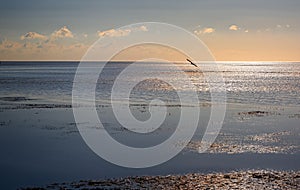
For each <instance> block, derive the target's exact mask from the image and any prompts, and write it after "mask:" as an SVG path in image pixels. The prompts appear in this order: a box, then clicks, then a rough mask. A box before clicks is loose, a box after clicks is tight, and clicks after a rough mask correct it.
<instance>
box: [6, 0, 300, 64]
mask: <svg viewBox="0 0 300 190" xmlns="http://www.w3.org/2000/svg"><path fill="white" fill-rule="evenodd" d="M31 1H32V2H31ZM299 8H300V1H293V0H286V1H281V0H265V1H260V0H253V1H251V2H250V1H249V2H248V1H247V2H246V1H245V2H238V1H235V0H228V1H226V2H225V1H223V0H211V1H196V0H188V1H172V0H165V1H158V0H153V1H151V3H150V2H145V1H134V0H128V1H119V0H111V1H107V2H103V1H94V2H91V3H86V2H83V1H80V0H74V1H72V2H68V1H62V2H60V1H49V2H46V1H34V0H28V1H15V0H11V1H4V2H2V4H1V7H0V26H1V27H0V60H2V61H5V60H50V61H51V60H52V61H55V60H70V61H78V60H81V58H82V56H83V55H84V54H85V53H86V51H87V50H88V48H89V47H90V46H91V45H92V44H93V43H94V42H96V41H97V40H98V39H99V38H101V37H103V36H109V37H111V38H116V39H117V38H118V37H120V36H127V35H132V33H131V32H130V31H122V30H119V29H118V28H119V27H122V26H125V25H128V24H132V23H138V22H145V21H156V22H164V23H170V24H173V25H177V26H179V27H182V28H184V29H186V30H187V31H189V32H191V33H193V34H195V35H196V36H197V37H199V38H200V39H201V40H202V41H203V42H204V43H205V44H206V46H207V47H208V48H209V49H210V51H211V53H212V54H213V56H214V57H215V58H216V60H217V61H300V53H299V52H300V25H299V18H300V11H299ZM138 30H140V31H141V32H147V28H140V29H138ZM177 39H180V36H174V40H177ZM162 53H163V54H164V55H163V56H164V57H165V59H167V60H174V59H177V61H180V60H181V59H182V57H180V56H179V57H178V55H177V54H173V55H172V53H171V52H168V51H167V50H166V49H165V48H162V49H161V47H156V49H155V48H152V49H151V50H150V49H148V51H143V52H141V51H140V49H134V48H133V49H130V51H129V52H127V53H125V52H123V55H122V57H123V59H127V60H129V59H136V57H135V56H136V55H138V54H145V55H143V56H142V57H145V56H146V55H147V56H148V57H149V58H157V56H158V57H162V55H161V54H162ZM173 53H174V52H173Z"/></svg>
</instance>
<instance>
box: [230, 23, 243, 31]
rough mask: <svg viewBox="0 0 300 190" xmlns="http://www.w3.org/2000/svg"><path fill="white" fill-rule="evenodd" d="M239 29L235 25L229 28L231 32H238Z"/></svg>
mask: <svg viewBox="0 0 300 190" xmlns="http://www.w3.org/2000/svg"><path fill="white" fill-rule="evenodd" d="M239 29H240V28H239V27H238V26H237V25H235V24H232V25H230V26H229V30H233V31H237V30H239Z"/></svg>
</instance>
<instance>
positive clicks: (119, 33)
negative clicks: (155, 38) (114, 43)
mask: <svg viewBox="0 0 300 190" xmlns="http://www.w3.org/2000/svg"><path fill="white" fill-rule="evenodd" d="M138 31H141V32H147V31H148V28H147V27H146V26H140V27H137V28H128V29H117V30H115V29H110V30H105V31H98V36H99V37H104V36H108V37H120V36H127V35H129V34H130V33H131V32H138Z"/></svg>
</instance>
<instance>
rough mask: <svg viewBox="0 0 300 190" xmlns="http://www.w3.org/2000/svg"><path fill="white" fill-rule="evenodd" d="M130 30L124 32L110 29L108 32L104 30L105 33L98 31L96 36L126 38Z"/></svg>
mask: <svg viewBox="0 0 300 190" xmlns="http://www.w3.org/2000/svg"><path fill="white" fill-rule="evenodd" d="M130 32H131V30H129V29H126V30H120V29H118V30H115V29H110V30H105V31H98V36H99V37H103V36H109V37H120V36H127V35H129V34H130Z"/></svg>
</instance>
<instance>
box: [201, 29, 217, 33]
mask: <svg viewBox="0 0 300 190" xmlns="http://www.w3.org/2000/svg"><path fill="white" fill-rule="evenodd" d="M215 31H216V30H215V29H214V28H204V30H203V34H210V33H214V32H215Z"/></svg>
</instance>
